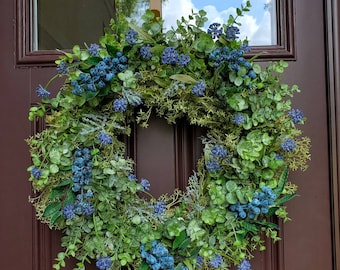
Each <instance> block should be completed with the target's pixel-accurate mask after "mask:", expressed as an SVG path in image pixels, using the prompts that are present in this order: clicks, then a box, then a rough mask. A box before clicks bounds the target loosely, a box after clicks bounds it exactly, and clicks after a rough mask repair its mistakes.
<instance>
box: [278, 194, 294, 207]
mask: <svg viewBox="0 0 340 270" xmlns="http://www.w3.org/2000/svg"><path fill="white" fill-rule="evenodd" d="M296 196H297V195H296V194H289V195H286V196H283V197H282V198H280V199H278V200H277V201H276V202H275V204H276V205H280V204H283V203H285V202H288V201H289V200H291V199H293V198H294V197H296Z"/></svg>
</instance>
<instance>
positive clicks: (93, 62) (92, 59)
mask: <svg viewBox="0 0 340 270" xmlns="http://www.w3.org/2000/svg"><path fill="white" fill-rule="evenodd" d="M101 60H102V58H101V57H97V56H94V57H90V58H87V59H86V60H85V61H84V62H85V63H86V64H88V65H90V66H95V65H97V64H98V63H99V62H100V61H101Z"/></svg>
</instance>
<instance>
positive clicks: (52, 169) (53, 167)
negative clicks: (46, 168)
mask: <svg viewBox="0 0 340 270" xmlns="http://www.w3.org/2000/svg"><path fill="white" fill-rule="evenodd" d="M50 172H51V173H53V174H56V173H58V172H59V166H58V165H57V164H51V165H50Z"/></svg>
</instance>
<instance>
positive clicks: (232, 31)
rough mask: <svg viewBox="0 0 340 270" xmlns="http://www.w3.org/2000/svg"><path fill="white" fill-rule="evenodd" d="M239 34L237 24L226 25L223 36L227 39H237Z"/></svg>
mask: <svg viewBox="0 0 340 270" xmlns="http://www.w3.org/2000/svg"><path fill="white" fill-rule="evenodd" d="M239 34H240V29H238V27H237V26H233V25H232V26H228V27H227V29H226V31H225V36H226V38H227V39H237V38H238V36H237V35H239Z"/></svg>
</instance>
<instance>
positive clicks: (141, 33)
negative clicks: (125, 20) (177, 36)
mask: <svg viewBox="0 0 340 270" xmlns="http://www.w3.org/2000/svg"><path fill="white" fill-rule="evenodd" d="M129 27H130V28H132V29H133V30H135V31H136V32H137V33H138V36H139V37H140V38H141V39H143V40H144V41H146V42H147V43H151V44H152V43H154V40H153V39H152V36H150V35H149V34H148V33H146V32H145V31H144V30H143V29H141V28H139V27H138V26H136V25H134V24H132V23H129ZM153 29H155V26H153Z"/></svg>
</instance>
